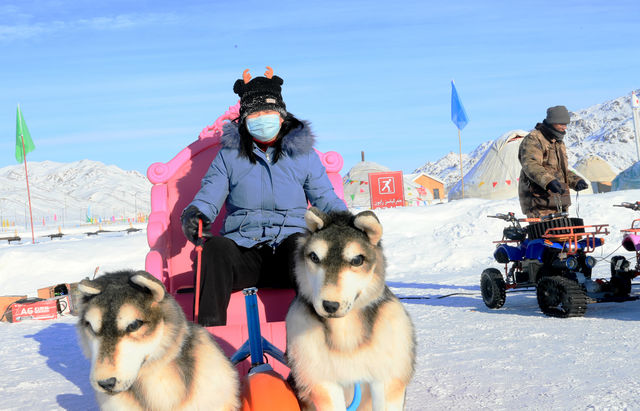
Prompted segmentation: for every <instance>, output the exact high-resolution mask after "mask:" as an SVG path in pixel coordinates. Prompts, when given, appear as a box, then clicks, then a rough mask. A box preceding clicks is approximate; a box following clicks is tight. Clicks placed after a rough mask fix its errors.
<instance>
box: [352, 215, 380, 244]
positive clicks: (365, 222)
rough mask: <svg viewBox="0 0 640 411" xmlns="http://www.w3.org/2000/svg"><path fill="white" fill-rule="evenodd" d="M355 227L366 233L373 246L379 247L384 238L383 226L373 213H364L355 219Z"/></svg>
mask: <svg viewBox="0 0 640 411" xmlns="http://www.w3.org/2000/svg"><path fill="white" fill-rule="evenodd" d="M353 225H354V226H355V227H356V228H357V229H359V230H362V231H364V232H365V234H366V235H367V237H369V241H370V242H371V244H373V245H378V243H379V242H380V239H381V238H382V225H381V224H380V220H378V217H376V215H375V214H374V213H373V211H363V212H361V213H358V214H357V215H356V216H355V217H354V218H353Z"/></svg>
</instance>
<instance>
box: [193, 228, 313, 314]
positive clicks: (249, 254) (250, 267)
mask: <svg viewBox="0 0 640 411" xmlns="http://www.w3.org/2000/svg"><path fill="white" fill-rule="evenodd" d="M300 235H301V234H293V235H291V236H289V237H287V238H286V239H285V240H284V241H282V242H281V243H280V244H278V245H277V246H276V247H275V248H272V247H271V246H269V245H267V244H265V243H263V244H258V245H256V246H254V247H251V248H245V247H241V246H239V245H237V244H236V243H235V242H234V241H233V240H230V239H228V238H226V237H213V238H210V239H208V240H207V241H206V242H205V244H204V246H203V251H202V267H201V268H202V271H201V276H200V309H199V310H200V311H199V315H198V322H199V323H200V324H201V325H204V326H208V327H210V326H214V325H225V324H226V323H227V306H228V305H229V299H230V297H231V292H233V291H238V290H242V289H244V288H247V287H258V288H261V287H270V288H296V285H295V280H294V276H293V262H294V259H293V255H294V251H295V247H296V239H297V238H298V237H300Z"/></svg>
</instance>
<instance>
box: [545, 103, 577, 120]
mask: <svg viewBox="0 0 640 411" xmlns="http://www.w3.org/2000/svg"><path fill="white" fill-rule="evenodd" d="M544 120H545V121H546V122H547V124H569V123H570V122H571V120H570V119H569V111H567V108H566V107H565V106H554V107H549V108H548V109H547V118H545V119H544Z"/></svg>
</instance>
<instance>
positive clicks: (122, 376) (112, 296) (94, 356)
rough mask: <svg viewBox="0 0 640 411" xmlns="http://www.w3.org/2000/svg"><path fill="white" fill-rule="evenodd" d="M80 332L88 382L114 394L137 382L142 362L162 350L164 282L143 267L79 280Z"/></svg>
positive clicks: (98, 389) (98, 388) (96, 387)
mask: <svg viewBox="0 0 640 411" xmlns="http://www.w3.org/2000/svg"><path fill="white" fill-rule="evenodd" d="M78 291H79V292H80V301H81V306H80V318H79V321H78V333H79V335H80V339H81V341H82V343H83V348H84V350H85V354H86V355H87V356H88V357H89V358H90V360H91V385H92V386H93V387H94V389H95V390H96V391H102V392H105V393H107V394H117V393H119V392H121V391H126V390H128V389H129V388H130V387H131V385H132V384H133V383H134V382H135V380H136V377H137V376H138V372H139V371H140V367H141V366H142V364H143V363H144V362H145V361H147V360H149V359H152V358H153V356H154V353H156V354H155V355H158V353H159V352H163V350H162V349H161V348H162V345H163V344H162V341H163V335H164V327H165V322H164V320H163V315H162V310H161V308H160V307H159V306H160V303H161V301H162V300H163V298H164V295H165V289H164V286H163V285H162V283H160V282H159V281H158V280H157V279H155V278H154V277H153V276H151V275H150V274H148V273H146V272H144V271H138V272H129V271H123V272H117V273H111V274H106V275H103V276H101V277H98V278H97V279H95V280H93V281H89V280H88V279H87V280H83V281H82V282H80V284H79V285H78Z"/></svg>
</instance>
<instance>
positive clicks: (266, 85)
mask: <svg viewBox="0 0 640 411" xmlns="http://www.w3.org/2000/svg"><path fill="white" fill-rule="evenodd" d="M267 68H268V70H267V72H266V73H265V75H266V77H256V78H254V79H251V76H250V75H249V70H245V71H244V73H243V78H242V79H238V80H236V82H235V84H234V85H233V92H234V93H236V94H237V95H238V96H240V121H242V120H244V119H245V117H247V116H248V115H249V114H251V113H255V112H256V111H262V110H274V111H277V112H278V113H280V115H281V116H282V117H283V118H284V117H286V116H287V106H286V105H285V104H284V101H283V100H282V94H281V92H282V88H281V87H280V86H282V83H283V82H284V81H283V80H282V79H281V78H280V77H278V76H274V75H273V71H272V70H271V68H269V67H267Z"/></svg>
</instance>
